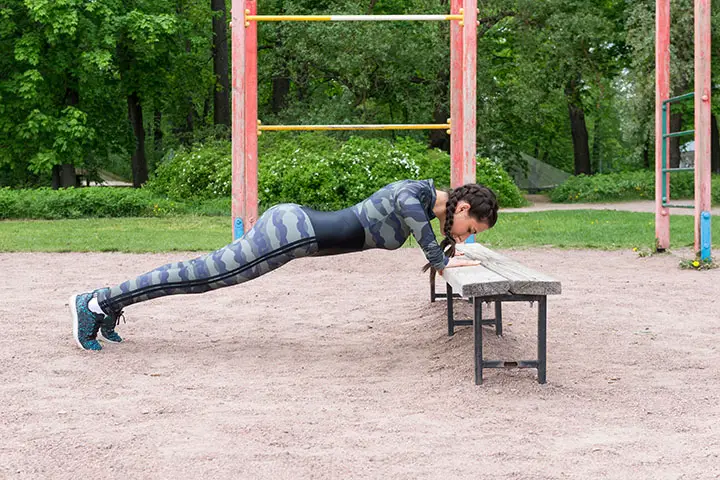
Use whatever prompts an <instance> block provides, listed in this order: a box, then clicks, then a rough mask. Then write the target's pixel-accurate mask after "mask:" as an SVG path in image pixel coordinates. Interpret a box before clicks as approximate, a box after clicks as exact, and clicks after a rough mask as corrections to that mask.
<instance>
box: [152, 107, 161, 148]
mask: <svg viewBox="0 0 720 480" xmlns="http://www.w3.org/2000/svg"><path fill="white" fill-rule="evenodd" d="M153 140H154V144H155V151H156V152H162V142H163V132H162V112H161V111H160V110H155V118H154V122H153Z"/></svg>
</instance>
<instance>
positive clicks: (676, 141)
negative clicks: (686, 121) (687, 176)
mask: <svg viewBox="0 0 720 480" xmlns="http://www.w3.org/2000/svg"><path fill="white" fill-rule="evenodd" d="M681 128H682V113H680V112H677V113H672V111H671V112H670V130H669V132H668V133H670V132H679V131H680V129H681ZM679 166H680V138H679V137H670V168H678V167H679Z"/></svg>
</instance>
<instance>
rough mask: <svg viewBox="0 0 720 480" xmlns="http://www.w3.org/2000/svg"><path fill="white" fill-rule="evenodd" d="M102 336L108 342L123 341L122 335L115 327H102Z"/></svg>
mask: <svg viewBox="0 0 720 480" xmlns="http://www.w3.org/2000/svg"><path fill="white" fill-rule="evenodd" d="M100 336H101V337H102V338H104V339H105V340H107V341H108V342H113V343H120V342H122V341H123V339H122V337H121V336H120V335H118V333H117V332H116V331H115V327H114V326H113V327H105V326H103V327H100Z"/></svg>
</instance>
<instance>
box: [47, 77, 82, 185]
mask: <svg viewBox="0 0 720 480" xmlns="http://www.w3.org/2000/svg"><path fill="white" fill-rule="evenodd" d="M68 81H69V82H71V83H72V84H74V85H77V80H76V79H75V78H74V77H72V76H70V77H69V78H68ZM79 104H80V92H79V91H78V89H77V88H74V87H70V86H68V87H66V88H65V105H68V106H71V107H76V106H78V105H79ZM56 167H57V171H56V170H55V168H53V188H56V187H55V185H56V184H57V186H58V187H62V188H70V187H78V186H80V184H79V182H78V178H77V175H75V166H74V165H73V164H70V163H64V164H62V165H56ZM55 175H57V178H55Z"/></svg>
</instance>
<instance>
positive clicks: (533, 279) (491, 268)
mask: <svg viewBox="0 0 720 480" xmlns="http://www.w3.org/2000/svg"><path fill="white" fill-rule="evenodd" d="M457 251H458V252H462V253H463V254H464V255H465V258H466V259H468V260H478V261H480V262H481V265H478V266H469V267H457V268H448V269H446V270H445V271H444V272H443V273H444V275H443V277H442V278H443V280H444V281H445V282H446V285H447V293H445V294H442V293H436V292H435V278H434V276H432V275H431V277H430V301H431V302H434V301H435V300H436V299H437V298H446V299H447V318H448V335H450V336H452V335H453V334H454V333H455V327H456V326H458V325H472V326H473V330H474V337H475V384H477V385H480V384H482V381H483V369H484V368H536V369H537V371H538V383H545V380H546V378H545V377H546V338H547V296H548V295H558V294H560V292H561V286H560V282H559V281H557V280H555V279H553V278H551V277H549V276H547V275H544V274H542V273H538V272H536V271H534V270H531V269H529V268H527V267H525V266H523V265H521V264H519V263H517V262H515V261H513V260H511V259H509V258H507V257H505V256H503V255H500V254H498V253H495V252H493V251H492V250H490V249H488V248H485V247H483V246H482V245H480V244H477V243H469V244H467V243H466V244H458V246H457ZM456 298H464V299H468V300H469V301H470V302H471V303H472V304H473V307H474V308H473V310H474V318H473V319H471V320H456V319H455V317H454V313H453V301H454V299H456ZM490 302H493V303H494V304H495V318H492V319H483V303H490ZM502 302H537V303H538V336H537V348H538V353H537V359H536V360H521V361H513V362H508V361H500V360H485V359H484V358H483V331H482V326H483V325H495V333H496V335H498V336H502V328H503V326H502Z"/></svg>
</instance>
